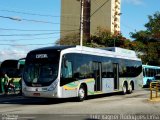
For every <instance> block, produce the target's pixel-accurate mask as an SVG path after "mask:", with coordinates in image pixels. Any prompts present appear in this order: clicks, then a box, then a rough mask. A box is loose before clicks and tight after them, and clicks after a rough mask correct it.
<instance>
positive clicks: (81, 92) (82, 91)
mask: <svg viewBox="0 0 160 120" xmlns="http://www.w3.org/2000/svg"><path fill="white" fill-rule="evenodd" d="M84 95H85V93H84V90H83V89H82V88H80V90H79V97H80V98H81V99H83V98H84Z"/></svg>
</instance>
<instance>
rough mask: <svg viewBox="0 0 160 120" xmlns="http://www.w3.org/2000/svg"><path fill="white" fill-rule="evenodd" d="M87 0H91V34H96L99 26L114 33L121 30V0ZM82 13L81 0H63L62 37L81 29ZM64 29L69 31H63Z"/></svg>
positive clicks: (89, 0)
mask: <svg viewBox="0 0 160 120" xmlns="http://www.w3.org/2000/svg"><path fill="white" fill-rule="evenodd" d="M86 1H88V2H90V13H89V14H90V16H91V17H90V34H94V33H95V32H96V31H97V27H102V28H107V29H108V30H109V31H110V32H112V33H115V32H120V15H121V13H120V6H121V0H86ZM84 7H86V6H84ZM88 8H89V7H86V9H88ZM80 13H81V3H80V0H61V31H62V32H61V37H63V36H65V34H68V32H69V31H71V32H78V31H79V29H80ZM84 14H86V13H84ZM63 30H67V31H68V32H63Z"/></svg>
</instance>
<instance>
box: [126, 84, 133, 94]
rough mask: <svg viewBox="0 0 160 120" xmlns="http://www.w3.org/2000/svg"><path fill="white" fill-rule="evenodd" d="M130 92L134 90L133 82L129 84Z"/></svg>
mask: <svg viewBox="0 0 160 120" xmlns="http://www.w3.org/2000/svg"><path fill="white" fill-rule="evenodd" d="M127 92H128V94H131V93H132V92H133V83H130V84H129V87H128V91H127Z"/></svg>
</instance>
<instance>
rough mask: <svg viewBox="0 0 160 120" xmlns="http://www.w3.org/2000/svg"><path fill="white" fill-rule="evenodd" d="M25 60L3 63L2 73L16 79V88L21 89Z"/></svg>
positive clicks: (12, 60)
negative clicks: (20, 83)
mask: <svg viewBox="0 0 160 120" xmlns="http://www.w3.org/2000/svg"><path fill="white" fill-rule="evenodd" d="M24 64H25V59H20V60H15V59H8V60H4V61H3V62H2V63H1V72H2V73H6V74H7V76H8V77H9V78H14V84H15V86H16V88H17V89H18V88H19V86H20V85H19V80H20V79H21V77H22V71H23V68H24Z"/></svg>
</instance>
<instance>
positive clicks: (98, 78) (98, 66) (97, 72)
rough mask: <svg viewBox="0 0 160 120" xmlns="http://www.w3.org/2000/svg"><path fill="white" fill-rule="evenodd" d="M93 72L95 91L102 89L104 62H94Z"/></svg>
mask: <svg viewBox="0 0 160 120" xmlns="http://www.w3.org/2000/svg"><path fill="white" fill-rule="evenodd" d="M93 72H94V78H95V86H94V90H95V91H102V75H101V73H102V63H101V62H93Z"/></svg>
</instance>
